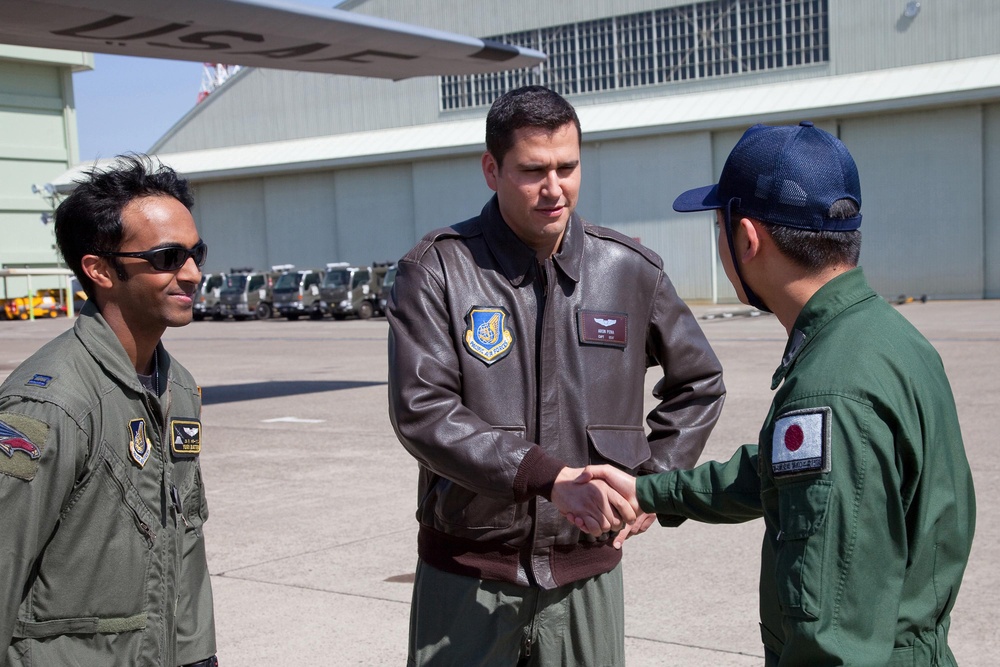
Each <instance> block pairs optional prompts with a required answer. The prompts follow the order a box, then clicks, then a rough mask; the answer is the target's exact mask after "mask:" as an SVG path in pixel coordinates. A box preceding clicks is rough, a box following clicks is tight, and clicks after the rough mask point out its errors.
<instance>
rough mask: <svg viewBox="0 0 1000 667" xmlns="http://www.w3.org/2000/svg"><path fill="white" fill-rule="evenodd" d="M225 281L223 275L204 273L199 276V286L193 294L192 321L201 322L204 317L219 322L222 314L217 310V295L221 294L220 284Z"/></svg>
mask: <svg viewBox="0 0 1000 667" xmlns="http://www.w3.org/2000/svg"><path fill="white" fill-rule="evenodd" d="M225 280H226V275H225V274H224V273H204V274H202V276H201V284H200V285H199V286H198V291H197V292H195V299H194V319H195V320H197V321H201V320H203V319H205V318H206V317H211V318H212V319H213V320H221V319H222V313H221V311H220V309H219V295H220V294H221V292H222V284H223V283H224V282H225Z"/></svg>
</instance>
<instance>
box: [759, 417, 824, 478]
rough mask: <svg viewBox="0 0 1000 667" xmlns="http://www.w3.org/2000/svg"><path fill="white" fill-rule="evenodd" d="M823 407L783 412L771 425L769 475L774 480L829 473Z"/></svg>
mask: <svg viewBox="0 0 1000 667" xmlns="http://www.w3.org/2000/svg"><path fill="white" fill-rule="evenodd" d="M832 417H833V411H832V410H831V409H830V408H827V407H821V408H807V409H805V410H795V411H794V412H786V413H785V414H783V415H782V416H781V417H779V418H778V420H777V421H776V422H775V423H774V435H772V436H771V471H772V472H773V473H774V476H775V477H785V476H794V475H802V474H806V473H817V472H829V471H830V420H831V419H832Z"/></svg>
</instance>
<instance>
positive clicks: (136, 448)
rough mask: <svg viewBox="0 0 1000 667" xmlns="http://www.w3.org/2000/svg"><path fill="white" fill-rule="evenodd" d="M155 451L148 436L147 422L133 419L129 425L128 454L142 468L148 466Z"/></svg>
mask: <svg viewBox="0 0 1000 667" xmlns="http://www.w3.org/2000/svg"><path fill="white" fill-rule="evenodd" d="M152 451H153V443H151V442H150V441H149V437H148V436H147V435H146V420H145V419H132V420H129V423H128V453H129V456H131V457H132V460H133V461H135V462H136V464H137V465H138V466H139V467H140V468H141V467H143V466H144V465H146V461H148V460H149V455H150V453H151V452H152Z"/></svg>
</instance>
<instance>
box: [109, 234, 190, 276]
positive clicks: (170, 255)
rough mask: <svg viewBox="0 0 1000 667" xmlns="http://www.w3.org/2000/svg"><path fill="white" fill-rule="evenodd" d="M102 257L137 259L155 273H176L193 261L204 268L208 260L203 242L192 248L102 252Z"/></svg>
mask: <svg viewBox="0 0 1000 667" xmlns="http://www.w3.org/2000/svg"><path fill="white" fill-rule="evenodd" d="M101 256H102V257H138V258H139V259H144V260H146V261H147V262H149V263H150V264H151V265H152V267H153V268H154V269H156V270H157V271H176V270H178V269H179V268H181V267H182V266H184V264H185V263H186V262H187V261H188V257H190V258H192V259H194V263H195V264H197V265H198V268H199V269H200V268H201V267H203V266H205V260H206V259H208V246H207V245H206V244H205V242H204V241H198V242H197V243H196V244H194V247H192V248H185V247H183V246H167V247H166V248H154V249H153V250H143V251H142V252H102V253H101Z"/></svg>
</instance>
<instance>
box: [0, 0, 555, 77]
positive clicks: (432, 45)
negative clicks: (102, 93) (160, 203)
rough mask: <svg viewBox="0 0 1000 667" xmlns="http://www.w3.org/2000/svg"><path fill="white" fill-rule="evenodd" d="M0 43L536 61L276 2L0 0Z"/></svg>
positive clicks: (390, 73)
mask: <svg viewBox="0 0 1000 667" xmlns="http://www.w3.org/2000/svg"><path fill="white" fill-rule="evenodd" d="M332 1H333V0H331V2H332ZM0 43H6V44H17V45H21V46H39V47H46V48H52V49H69V50H73V51H90V52H94V51H96V52H99V53H111V54H116V55H128V56H140V57H146V58H167V59H171V60H194V61H198V62H213V63H225V64H228V65H243V66H247V67H270V68H274V69H291V70H301V71H309V72H326V73H330V74H353V75H358V76H371V77H378V78H384V79H406V78H410V77H414V76H428V75H444V74H475V73H481V72H496V71H501V70H507V69H518V68H522V67H533V66H535V65H537V64H539V63H540V62H541V61H542V60H544V58H545V54H543V53H541V52H539V51H534V50H531V49H524V48H519V47H514V46H508V45H506V44H500V43H498V42H489V41H484V40H481V39H476V38H474V37H466V36H464V35H458V34H454V33H449V32H443V31H440V30H433V29H431V28H423V27H419V26H414V25H409V24H406V23H399V22H397V21H389V20H386V19H380V18H374V17H371V16H365V15H363V14H356V13H353V12H347V11H344V10H339V9H325V8H322V7H313V6H309V5H300V4H297V3H295V2H289V1H285V0H0Z"/></svg>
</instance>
